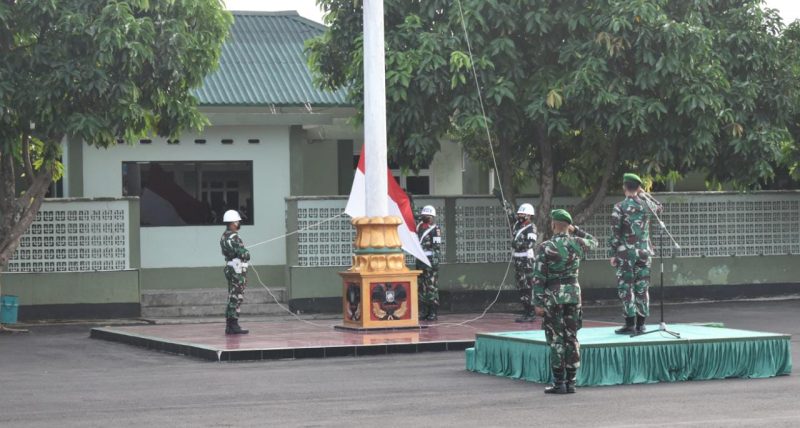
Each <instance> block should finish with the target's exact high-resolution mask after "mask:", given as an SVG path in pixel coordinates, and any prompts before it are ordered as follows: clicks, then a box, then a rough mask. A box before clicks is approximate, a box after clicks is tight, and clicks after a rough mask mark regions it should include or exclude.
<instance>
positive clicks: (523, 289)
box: [509, 204, 537, 322]
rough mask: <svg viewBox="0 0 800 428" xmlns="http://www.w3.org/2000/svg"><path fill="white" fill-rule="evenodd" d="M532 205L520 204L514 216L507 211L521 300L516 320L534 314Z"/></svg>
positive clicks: (526, 318)
mask: <svg viewBox="0 0 800 428" xmlns="http://www.w3.org/2000/svg"><path fill="white" fill-rule="evenodd" d="M533 215H534V210H533V205H531V204H522V205H520V206H519V209H518V210H517V214H516V216H514V215H513V214H511V212H509V216H510V217H511V221H512V222H514V226H513V227H512V229H511V249H512V252H513V254H512V255H513V258H514V278H515V280H516V284H517V290H518V291H519V300H520V302H522V311H523V312H522V316H521V317H520V318H517V319H516V320H515V321H516V322H533V321H534V320H535V319H536V316H535V314H534V311H533V305H532V304H531V290H532V288H533V258H534V251H533V248H534V247H535V246H536V239H537V235H536V225H535V224H533Z"/></svg>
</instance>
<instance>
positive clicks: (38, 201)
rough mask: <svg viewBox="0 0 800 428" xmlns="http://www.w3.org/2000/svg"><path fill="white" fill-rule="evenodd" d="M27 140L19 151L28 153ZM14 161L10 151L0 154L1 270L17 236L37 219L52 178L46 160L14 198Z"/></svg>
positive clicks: (14, 244)
mask: <svg viewBox="0 0 800 428" xmlns="http://www.w3.org/2000/svg"><path fill="white" fill-rule="evenodd" d="M29 143H30V142H29V141H27V140H23V141H22V145H23V148H22V149H23V150H22V153H24V154H25V155H28V154H29V150H28V147H24V146H26V145H28V144H29ZM14 162H15V160H14V157H13V155H12V154H11V153H9V152H5V153H0V181H2V182H1V183H0V272H2V271H5V270H6V268H7V267H8V262H9V260H11V257H12V256H13V255H14V251H16V250H17V246H18V245H19V239H20V238H21V237H22V235H24V234H25V232H26V231H27V230H28V227H30V225H31V223H33V220H34V219H35V218H36V213H37V212H39V207H41V205H42V200H43V199H44V195H45V194H47V189H48V188H49V186H50V182H51V181H52V178H53V171H52V167H51V165H50V164H48V163H45V164H44V165H43V166H42V167H41V168H40V169H39V170H38V171H36V172H35V175H34V176H32V177H30V178H28V179H27V181H29V186H28V187H27V189H25V191H24V193H22V194H21V195H20V196H19V197H17V195H16V174H15V172H14V169H15V168H14ZM26 163H30V159H25V160H23V164H26ZM26 170H27V167H26ZM31 172H33V171H32V169H31ZM26 175H28V174H26Z"/></svg>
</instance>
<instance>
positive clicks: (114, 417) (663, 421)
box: [0, 300, 800, 428]
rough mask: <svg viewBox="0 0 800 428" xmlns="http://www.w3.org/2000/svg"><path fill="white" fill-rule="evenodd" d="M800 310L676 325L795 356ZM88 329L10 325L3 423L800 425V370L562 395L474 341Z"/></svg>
mask: <svg viewBox="0 0 800 428" xmlns="http://www.w3.org/2000/svg"><path fill="white" fill-rule="evenodd" d="M654 309H655V310H654V312H655V313H656V314H657V313H658V312H657V308H654ZM618 312H619V310H618V309H617V308H611V307H604V308H588V309H587V310H586V316H587V318H589V319H595V320H606V321H616V320H618V319H619V315H618ZM798 317H800V300H777V301H748V302H724V303H699V304H683V305H669V306H667V321H668V322H676V323H677V322H710V321H716V322H723V323H725V325H726V326H727V327H732V328H742V329H751V330H761V331H774V332H781V333H789V334H792V335H793V338H792V358H793V361H794V362H795V364H798V362H800V358H798V356H800V353H799V352H800V351H798V349H800V347H798V338H800V320H799V319H798ZM243 321H245V320H243ZM243 324H244V322H243ZM89 327H90V326H89V325H57V326H36V327H33V328H32V329H31V332H30V333H28V334H15V335H0V427H3V428H6V427H40V426H43V427H49V426H53V427H56V426H57V427H82V426H92V427H95V426H96V427H126V426H136V427H141V426H148V427H167V426H169V427H183V426H192V427H207V426H208V427H240V426H258V427H294V426H303V427H320V426H358V427H362V426H365V427H368V426H373V427H436V426H447V427H449V426H458V427H511V426H537V425H539V426H555V425H558V426H564V427H582V426H590V427H605V426H608V427H616V428H619V427H633V426H663V427H682V426H702V427H742V426H769V427H782V426H786V427H798V426H800V400H799V399H800V380H798V376H797V374H793V375H791V376H782V377H778V378H772V379H756V380H744V379H728V380H719V381H698V382H680V383H664V384H651V385H627V386H613V387H593V388H580V389H579V390H578V393H577V394H573V395H566V396H550V395H545V394H543V392H542V388H543V385H540V384H533V383H529V382H524V381H515V380H511V379H507V378H500V377H494V376H487V375H481V374H475V373H470V372H467V371H465V370H464V354H463V352H441V353H422V354H410V355H388V356H376V357H359V358H352V357H345V358H330V359H304V360H296V361H264V362H245V363H213V362H205V361H200V360H195V359H190V358H186V357H181V356H175V355H168V354H160V353H156V352H152V351H147V350H144V349H139V348H135V347H131V346H128V345H123V344H117V343H110V342H105V341H99V340H92V339H89V338H88V333H89ZM796 371H797V370H795V372H796Z"/></svg>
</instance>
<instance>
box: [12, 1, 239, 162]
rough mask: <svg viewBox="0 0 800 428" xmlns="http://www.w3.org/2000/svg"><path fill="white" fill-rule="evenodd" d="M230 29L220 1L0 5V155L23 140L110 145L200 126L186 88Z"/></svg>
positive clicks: (208, 66)
mask: <svg viewBox="0 0 800 428" xmlns="http://www.w3.org/2000/svg"><path fill="white" fill-rule="evenodd" d="M231 21H232V18H231V15H230V14H229V13H228V12H226V11H225V10H224V8H223V5H222V4H221V3H220V1H219V0H159V1H147V0H126V1H123V0H102V1H101V0H93V1H86V0H61V1H57V2H56V1H52V0H26V1H20V2H11V3H10V4H9V2H2V3H0V115H1V116H0V143H1V144H2V147H0V148H1V149H2V152H3V153H7V152H9V151H10V150H9V148H10V147H9V146H12V147H17V146H18V145H19V144H20V141H21V136H22V135H23V133H29V134H32V135H33V136H34V137H35V138H36V139H37V140H38V141H40V142H41V144H43V145H45V146H48V145H57V144H59V143H60V141H61V139H62V138H63V137H64V136H65V135H72V136H75V137H77V138H80V139H83V140H84V141H86V142H88V143H89V144H93V145H96V146H99V147H108V146H110V145H113V144H116V143H117V141H120V140H124V141H127V142H133V141H136V140H138V139H139V138H140V137H142V136H144V135H147V134H150V133H155V134H158V135H161V136H170V137H174V136H176V135H177V134H178V133H179V132H180V131H182V130H184V129H189V128H194V129H198V128H200V127H202V126H203V125H204V124H205V123H206V119H205V118H204V116H203V115H202V114H200V113H199V112H198V110H197V100H196V99H195V97H194V96H193V95H192V93H191V90H192V88H195V87H197V86H199V85H200V84H201V83H202V81H203V78H204V76H206V75H207V74H208V73H209V72H210V71H211V70H213V69H214V67H215V66H216V64H217V62H218V60H219V54H220V48H221V44H222V42H223V40H224V38H225V37H226V35H227V32H228V28H229V26H230V23H231ZM31 125H33V126H31ZM31 127H32V128H33V129H32V130H31V129H30V128H31ZM38 153H39V154H40V155H42V156H44V157H45V159H48V158H49V159H53V156H56V155H57V152H55V151H54V150H53V149H52V148H45V149H43V150H40V151H39V152H38Z"/></svg>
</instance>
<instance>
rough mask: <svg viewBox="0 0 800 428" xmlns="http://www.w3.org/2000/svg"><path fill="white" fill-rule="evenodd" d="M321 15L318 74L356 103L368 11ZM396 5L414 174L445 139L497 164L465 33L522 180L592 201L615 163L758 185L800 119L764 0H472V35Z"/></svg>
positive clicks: (791, 69) (392, 130)
mask: <svg viewBox="0 0 800 428" xmlns="http://www.w3.org/2000/svg"><path fill="white" fill-rule="evenodd" d="M318 3H319V4H320V5H321V6H322V7H323V8H324V10H325V11H326V12H327V15H326V21H327V23H328V24H329V25H330V28H329V30H328V31H327V32H326V33H325V34H324V35H323V36H322V37H320V38H319V39H316V40H313V41H311V42H310V43H309V44H308V51H309V54H310V64H311V66H312V68H313V69H314V70H315V71H316V76H317V79H318V83H319V84H320V85H321V86H323V87H326V88H331V89H338V88H342V87H346V88H348V90H349V91H350V92H349V93H350V97H351V100H352V101H353V102H354V103H356V104H357V105H360V103H361V94H362V89H363V88H362V63H361V61H362V58H361V26H362V23H361V19H362V17H361V2H360V1H357V0H356V1H354V0H318ZM384 4H385V10H386V16H385V21H386V24H385V25H386V30H385V31H386V50H387V53H386V64H387V70H388V71H387V97H388V112H389V113H388V114H389V117H388V126H389V138H390V141H389V142H390V153H391V154H392V155H393V157H394V158H395V159H396V160H398V161H399V162H400V163H401V164H403V165H407V166H410V167H412V168H414V167H417V166H418V165H422V164H425V163H427V161H428V160H429V159H430V157H432V156H433V154H434V153H435V152H436V151H437V150H438V147H439V146H438V138H440V137H442V136H445V135H449V136H451V137H454V138H456V139H457V140H458V141H461V142H462V144H463V146H464V148H465V149H466V151H467V152H468V153H469V155H470V156H472V157H473V158H476V159H479V160H483V161H484V162H485V163H486V165H487V166H491V164H490V162H489V157H488V152H489V151H488V148H487V146H486V135H485V130H484V128H483V125H484V123H483V119H482V117H481V114H480V108H479V105H478V94H477V91H476V89H475V85H474V80H473V77H472V66H473V64H471V62H470V58H469V55H468V54H467V43H466V40H465V37H464V31H463V27H462V25H463V24H464V23H465V24H466V26H467V29H468V32H469V38H470V42H471V44H472V52H473V55H474V61H475V64H474V67H475V69H476V70H477V73H478V80H479V82H480V86H481V92H482V94H483V96H484V102H485V104H486V112H487V115H488V117H489V126H490V129H491V132H492V135H493V139H494V140H495V141H496V143H497V144H498V146H497V147H496V148H495V149H496V150H497V149H499V148H504V149H506V150H508V151H509V152H510V153H512V154H513V156H512V157H511V158H508V159H504V160H503V166H502V167H503V168H512V169H513V171H514V174H513V175H515V176H523V177H535V176H537V174H542V173H543V172H546V171H547V169H546V168H543V165H545V163H548V162H551V161H552V164H553V169H554V171H555V174H556V179H557V180H558V181H560V182H562V183H565V184H568V185H569V186H570V187H572V188H573V189H575V190H576V191H578V192H579V193H583V194H589V193H590V190H593V189H596V188H597V186H598V183H599V182H601V179H603V171H604V166H607V164H608V163H609V162H612V161H613V160H615V159H616V165H612V166H613V171H614V174H613V175H612V177H614V178H616V177H617V174H621V173H622V172H623V171H624V170H625V169H629V168H631V169H636V170H638V171H640V172H641V173H642V174H646V175H650V176H652V177H655V178H664V177H667V176H668V175H669V174H682V173H685V172H687V171H690V170H700V171H706V172H707V175H708V178H709V180H710V181H714V182H732V183H734V184H735V185H737V186H740V187H755V186H758V184H759V183H760V182H763V181H764V180H769V179H770V178H771V177H772V175H773V174H774V166H775V165H776V164H777V163H779V162H780V161H781V159H783V157H784V155H785V153H786V152H787V150H788V149H787V144H789V143H790V142H791V141H792V138H791V135H790V133H789V130H788V126H789V124H790V123H798V121H796V120H795V121H794V122H792V120H793V118H794V117H795V116H794V112H795V111H796V106H797V104H798V79H797V76H798V69H799V68H798V66H797V64H796V58H797V57H798V56H797V55H790V54H791V53H793V52H794V50H795V49H796V47H795V43H793V42H792V43H790V42H788V41H787V40H786V38H784V37H782V31H783V29H784V26H783V24H782V23H781V21H780V19H779V17H778V15H777V13H776V12H775V11H774V10H769V9H765V8H764V6H763V3H762V1H761V0H722V1H720V0H694V1H668V0H597V1H593V2H585V1H581V0H534V1H527V0H507V1H502V2H499V1H485V0H461V4H462V5H463V11H464V15H465V18H464V21H465V22H464V23H462V18H461V15H460V13H459V2H458V1H451V0H426V1H407V0H386V1H385V2H384ZM790 30H791V32H792V34H796V33H797V32H798V30H797V28H796V27H790ZM543 145H545V146H546V147H549V148H551V149H552V156H549V155H547V154H546V152H543V151H542V147H543ZM792 147H793V146H792ZM501 151H502V150H501ZM617 152H618V157H616V158H615V157H614V156H612V154H614V153H617ZM795 153H796V152H795ZM551 157H552V159H551ZM607 181H608V180H606V182H607Z"/></svg>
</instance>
